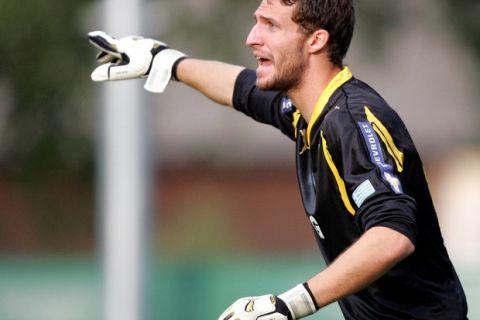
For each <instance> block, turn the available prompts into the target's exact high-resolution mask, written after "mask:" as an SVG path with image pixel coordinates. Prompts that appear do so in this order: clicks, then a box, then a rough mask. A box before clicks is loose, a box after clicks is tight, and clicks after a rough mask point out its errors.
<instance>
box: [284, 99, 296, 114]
mask: <svg viewBox="0 0 480 320" xmlns="http://www.w3.org/2000/svg"><path fill="white" fill-rule="evenodd" d="M293 109H294V105H293V102H292V100H291V99H290V98H289V97H283V98H282V107H281V112H282V113H285V114H286V113H290V112H292V111H293Z"/></svg>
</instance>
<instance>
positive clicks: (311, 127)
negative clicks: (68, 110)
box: [90, 0, 467, 320]
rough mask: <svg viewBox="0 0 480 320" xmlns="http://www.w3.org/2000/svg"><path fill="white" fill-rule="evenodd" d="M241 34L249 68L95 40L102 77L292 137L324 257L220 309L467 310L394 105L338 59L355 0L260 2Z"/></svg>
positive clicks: (265, 313) (453, 315)
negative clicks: (284, 282) (297, 280)
mask: <svg viewBox="0 0 480 320" xmlns="http://www.w3.org/2000/svg"><path fill="white" fill-rule="evenodd" d="M254 18H255V21H256V22H255V25H254V26H253V27H252V29H251V31H250V34H249V35H248V38H247V41H246V43H247V45H248V46H249V47H250V48H252V50H253V54H254V56H255V57H256V59H257V60H258V67H257V69H256V71H253V70H248V69H245V68H243V67H240V66H234V65H230V64H225V63H221V62H216V61H205V60H199V59H193V58H188V57H186V56H185V55H184V54H183V53H181V52H179V51H176V50H173V49H169V48H167V46H166V45H165V44H164V43H161V42H158V41H155V40H152V39H139V38H132V37H127V38H123V39H119V40H117V39H114V38H111V37H109V36H108V35H106V34H104V33H102V32H92V33H90V40H91V42H92V43H93V44H95V45H96V46H97V47H99V48H100V49H101V50H102V52H101V53H100V55H99V60H100V61H101V62H102V63H104V64H103V65H101V66H100V67H98V68H97V69H96V70H95V71H94V72H93V73H92V78H93V79H94V80H96V81H103V80H117V79H129V78H136V77H140V76H144V75H148V78H147V82H146V85H145V88H146V89H147V90H150V91H154V92H161V91H163V90H164V89H165V87H166V85H167V83H168V81H169V80H170V78H174V79H176V80H178V81H181V82H183V83H185V84H187V85H189V86H191V87H193V88H195V89H196V90H198V91H200V92H202V93H203V94H205V95H206V96H207V97H209V98H211V99H212V100H214V101H216V102H218V103H221V104H224V105H227V106H232V107H233V108H235V109H236V110H238V111H241V112H243V113H245V114H246V115H248V116H250V117H252V118H253V119H255V120H257V121H260V122H263V123H267V124H270V125H273V126H275V127H277V128H278V129H280V130H281V131H282V132H283V133H284V134H285V135H287V136H288V137H289V138H291V139H292V140H294V141H295V142H296V151H295V152H296V157H297V175H298V180H299V185H300V192H301V195H302V200H303V204H304V207H305V211H306V214H307V216H308V218H309V220H310V221H311V223H312V228H313V230H314V232H315V236H316V240H317V243H318V246H319V248H320V250H321V252H322V255H323V257H324V259H325V261H326V262H327V264H328V267H327V268H326V269H325V270H323V271H321V272H319V273H318V274H316V275H314V276H313V277H311V278H310V279H308V280H307V281H305V282H304V283H303V284H299V285H297V286H295V287H294V288H292V289H290V290H288V291H286V292H285V293H282V294H280V295H278V296H276V295H271V294H270V295H264V296H259V297H248V298H242V299H239V300H237V301H236V302H235V303H233V304H232V305H231V306H230V307H229V308H227V310H226V311H225V312H224V313H223V314H222V315H221V316H220V318H219V319H220V320H236V319H241V320H256V319H259V320H280V319H282V320H287V319H300V318H302V317H305V316H308V315H310V314H313V313H314V312H316V311H317V310H318V309H319V308H321V307H323V306H325V305H328V304H330V303H332V302H334V301H338V303H339V305H340V307H341V310H342V312H343V314H344V316H345V319H355V320H361V319H365V320H367V319H368V320H373V319H382V320H383V319H445V320H446V319H448V320H453V319H458V320H463V319H467V315H466V314H467V305H466V298H465V295H464V293H463V289H462V286H461V284H460V281H459V279H458V277H457V275H456V272H455V270H454V268H453V266H452V263H451V262H450V259H449V257H448V254H447V252H446V249H445V247H444V245H443V239H442V236H441V233H440V228H439V225H438V220H437V217H436V213H435V209H434V207H433V204H432V201H431V197H430V193H429V190H428V185H427V182H426V179H425V176H424V173H423V166H422V162H421V160H420V158H419V156H418V153H417V151H416V149H415V146H414V144H413V142H412V140H411V138H410V136H409V134H408V132H407V130H406V128H405V125H404V124H403V122H402V120H401V119H400V118H399V117H398V115H397V114H396V113H395V111H394V110H393V109H391V108H390V106H389V105H388V104H387V103H386V102H385V101H384V100H383V99H382V98H381V97H380V96H379V95H378V94H377V93H376V92H375V91H374V90H373V89H372V88H370V87H369V86H368V85H366V84H365V83H363V82H362V81H360V80H358V79H356V78H354V77H353V76H352V73H351V71H350V69H349V68H348V67H346V66H345V65H344V64H343V59H344V57H345V55H346V53H347V50H348V47H349V45H350V42H351V38H352V35H353V29H354V22H355V17H354V7H353V0H263V1H261V3H260V5H259V7H258V9H257V10H256V11H255V13H254Z"/></svg>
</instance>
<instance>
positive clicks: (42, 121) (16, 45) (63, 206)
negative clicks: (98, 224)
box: [0, 0, 94, 252]
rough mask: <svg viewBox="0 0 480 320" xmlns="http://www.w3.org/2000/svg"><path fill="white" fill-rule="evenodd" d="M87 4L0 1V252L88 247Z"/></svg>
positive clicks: (57, 0)
mask: <svg viewBox="0 0 480 320" xmlns="http://www.w3.org/2000/svg"><path fill="white" fill-rule="evenodd" d="M87 2H89V0H76V1H64V0H43V1H38V0H22V1H12V0H0V8H1V10H0V39H2V41H0V57H1V63H0V64H1V67H0V89H1V91H0V94H2V101H1V102H0V108H1V109H3V110H2V115H3V117H4V118H5V119H2V120H4V121H2V123H3V124H4V127H3V128H2V134H1V136H0V139H1V144H0V182H1V185H0V186H1V188H0V189H1V190H0V191H1V192H0V199H1V201H0V215H1V217H2V221H4V223H2V224H1V226H0V250H2V251H4V252H5V251H7V252H8V251H15V252H18V251H30V250H44V249H49V250H57V251H58V250H60V251H63V250H70V249H72V248H77V249H87V248H91V247H92V243H93V233H94V228H93V221H94V219H93V212H94V210H93V207H94V205H93V192H92V191H91V190H92V186H91V183H92V181H93V179H92V176H93V175H92V170H91V168H92V155H93V150H92V149H93V148H92V143H91V138H90V137H89V133H90V132H91V131H92V130H88V129H87V128H86V127H87V126H88V121H87V119H88V117H87V115H88V113H91V112H92V110H91V108H92V103H91V102H92V98H91V96H92V92H91V88H92V86H91V84H90V80H89V76H88V75H89V71H90V68H91V65H90V64H89V63H84V61H88V59H92V57H91V54H92V52H91V48H89V45H88V42H87V41H86V37H85V35H84V34H83V32H81V31H80V28H79V27H80V23H81V21H79V16H78V14H79V13H80V12H82V11H81V10H79V9H80V8H82V6H84V5H85V4H86V3H87Z"/></svg>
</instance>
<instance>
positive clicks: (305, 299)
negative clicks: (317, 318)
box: [218, 283, 318, 320]
mask: <svg viewBox="0 0 480 320" xmlns="http://www.w3.org/2000/svg"><path fill="white" fill-rule="evenodd" d="M307 288H308V285H307V284H306V283H305V284H299V285H297V286H296V287H294V288H292V289H290V290H288V291H287V292H285V293H283V294H280V295H278V296H274V295H271V294H269V295H264V296H259V297H246V298H241V299H238V300H237V301H235V302H234V303H233V304H232V305H231V306H230V307H228V308H227V310H225V311H224V312H223V313H222V314H221V315H220V317H219V318H218V320H296V319H300V318H303V317H306V316H309V315H311V314H313V313H315V312H316V311H317V310H318V306H317V305H316V303H315V300H314V299H313V297H312V295H311V293H310V291H309V289H307Z"/></svg>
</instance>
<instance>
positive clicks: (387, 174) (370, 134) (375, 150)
mask: <svg viewBox="0 0 480 320" xmlns="http://www.w3.org/2000/svg"><path fill="white" fill-rule="evenodd" d="M358 126H359V128H360V131H361V132H362V135H363V139H364V140H365V143H366V144H367V148H368V152H369V154H370V159H371V160H372V162H373V163H375V164H376V165H377V167H378V168H379V169H380V171H381V173H382V178H383V179H384V180H385V181H386V182H388V183H389V184H390V186H391V188H392V190H393V191H394V192H395V193H403V189H402V184H401V183H400V180H399V179H398V177H397V176H395V174H394V173H393V167H392V166H391V165H389V164H387V163H385V160H384V158H383V153H382V148H381V145H380V139H378V136H377V134H376V132H375V130H373V128H372V125H371V124H370V122H358Z"/></svg>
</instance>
